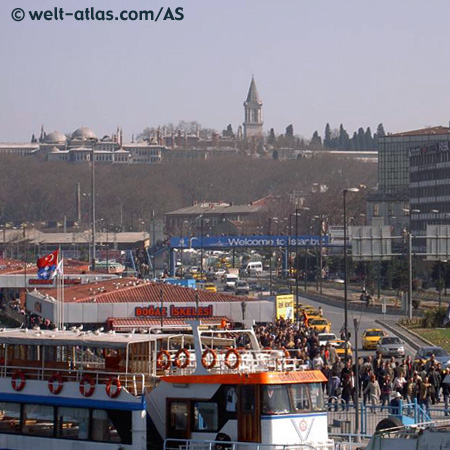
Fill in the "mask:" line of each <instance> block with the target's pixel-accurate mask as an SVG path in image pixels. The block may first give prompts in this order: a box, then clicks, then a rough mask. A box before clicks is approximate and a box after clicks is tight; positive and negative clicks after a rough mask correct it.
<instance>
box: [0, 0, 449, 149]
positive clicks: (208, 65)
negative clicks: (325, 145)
mask: <svg viewBox="0 0 450 450" xmlns="http://www.w3.org/2000/svg"><path fill="white" fill-rule="evenodd" d="M91 6H92V7H94V8H95V10H101V9H103V10H113V11H114V13H118V12H120V11H121V10H124V9H128V10H130V9H133V10H141V9H142V10H149V9H152V10H156V11H157V10H159V8H160V7H161V6H164V7H171V8H173V9H174V8H177V7H182V8H183V14H184V19H183V20H182V21H170V20H166V21H158V22H156V23H155V22H151V21H148V22H145V21H142V22H139V21H134V22H132V21H128V22H125V21H111V22H100V21H83V22H81V21H75V20H74V19H70V18H66V19H65V20H63V21H61V20H60V21H40V22H37V21H34V22H33V21H31V20H30V19H29V18H28V17H26V18H25V19H24V20H23V21H21V22H15V21H13V20H12V18H11V12H12V10H13V9H14V8H16V7H21V8H23V9H24V10H25V11H27V10H46V9H53V8H54V7H58V8H59V7H63V8H64V10H65V12H69V11H72V12H75V11H76V10H84V9H85V8H87V7H91ZM449 17H450V2H449V1H448V0H420V1H419V0H377V1H376V2H375V1H373V0H372V1H366V0H341V1H339V2H338V1H336V0H314V1H311V0H227V1H218V0H146V1H144V0H128V1H126V0H21V1H20V2H17V0H1V2H0V38H1V39H0V61H1V65H0V141H3V142H5V141H6V142H8V141H28V140H29V139H30V136H31V134H32V133H37V134H38V133H39V129H40V126H41V124H44V126H45V129H46V131H47V132H50V131H54V130H58V131H61V132H64V133H69V132H72V131H73V130H74V129H76V128H78V127H80V126H82V125H86V126H89V127H90V128H92V129H93V130H94V131H95V132H96V133H97V135H98V136H103V135H105V134H110V133H112V132H113V131H114V130H115V129H116V127H117V125H120V126H122V127H123V130H124V136H125V139H130V137H131V135H132V133H135V134H137V133H139V132H141V131H142V130H143V129H144V128H145V127H147V126H157V125H159V124H161V125H162V124H164V123H169V122H172V123H177V122H178V121H179V120H185V121H189V120H197V121H198V122H200V123H201V124H202V125H203V126H204V127H208V128H215V129H218V130H222V129H224V128H226V126H227V125H228V124H229V123H230V124H232V126H233V128H234V129H236V128H237V126H239V125H240V124H241V123H242V121H243V113H244V109H243V102H244V100H245V98H246V95H247V91H248V87H249V84H250V80H251V77H252V75H254V76H255V80H256V83H257V87H258V91H259V94H260V97H261V99H262V101H263V103H264V105H263V116H264V129H265V131H268V130H269V129H270V128H274V129H275V132H276V133H283V132H284V131H285V128H286V126H287V125H289V124H293V126H294V132H295V134H299V135H301V136H304V137H305V138H308V139H309V138H310V137H311V135H312V134H313V132H314V131H315V130H318V131H319V133H320V134H322V135H323V130H324V127H325V124H326V123H327V122H329V123H330V125H331V127H332V128H338V127H339V124H341V123H343V124H344V127H345V128H346V129H347V131H348V132H349V133H350V134H351V133H352V132H353V131H355V130H356V129H357V128H358V127H360V126H363V127H364V128H366V127H367V126H370V127H371V129H372V131H374V130H375V129H376V127H377V125H378V124H379V123H380V122H382V123H383V124H384V128H385V130H386V131H388V132H397V131H405V130H411V129H416V128H422V127H426V126H434V125H448V123H449V120H450V103H449V101H448V99H449V97H450V88H449V87H448V85H449V79H450V76H449V74H450V52H449V51H448V49H449V45H450V26H449V25H448V21H449V19H448V18H449ZM447 90H448V93H447Z"/></svg>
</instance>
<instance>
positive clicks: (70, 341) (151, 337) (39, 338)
mask: <svg viewBox="0 0 450 450" xmlns="http://www.w3.org/2000/svg"><path fill="white" fill-rule="evenodd" d="M170 336H171V335H170V334H134V333H96V332H85V331H80V330H66V331H57V330H34V329H33V330H27V329H26V328H20V329H13V330H8V329H7V330H3V331H1V332H0V344H9V345H50V346H58V345H68V346H85V347H100V348H105V347H106V348H126V347H127V346H128V345H129V344H135V343H143V342H150V341H156V340H158V339H164V338H166V339H167V338H169V337H170Z"/></svg>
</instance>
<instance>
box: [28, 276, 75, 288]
mask: <svg viewBox="0 0 450 450" xmlns="http://www.w3.org/2000/svg"><path fill="white" fill-rule="evenodd" d="M27 281H28V284H29V285H31V286H49V287H53V285H54V282H55V280H46V279H41V278H28V279H27ZM64 284H65V285H69V284H70V285H72V284H81V278H80V277H77V278H64Z"/></svg>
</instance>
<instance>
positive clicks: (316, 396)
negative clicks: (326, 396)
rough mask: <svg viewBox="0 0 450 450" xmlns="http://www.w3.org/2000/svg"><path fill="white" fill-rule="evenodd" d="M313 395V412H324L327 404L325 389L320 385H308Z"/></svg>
mask: <svg viewBox="0 0 450 450" xmlns="http://www.w3.org/2000/svg"><path fill="white" fill-rule="evenodd" d="M308 387H309V392H310V395H311V409H312V410H313V411H324V410H325V404H324V401H323V389H322V385H321V384H319V383H314V384H310V385H308Z"/></svg>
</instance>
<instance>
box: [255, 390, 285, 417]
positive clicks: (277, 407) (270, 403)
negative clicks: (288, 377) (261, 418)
mask: <svg viewBox="0 0 450 450" xmlns="http://www.w3.org/2000/svg"><path fill="white" fill-rule="evenodd" d="M289 410H290V406H289V395H288V389H287V385H268V386H263V396H262V413H263V414H287V413H288V412H289Z"/></svg>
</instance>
